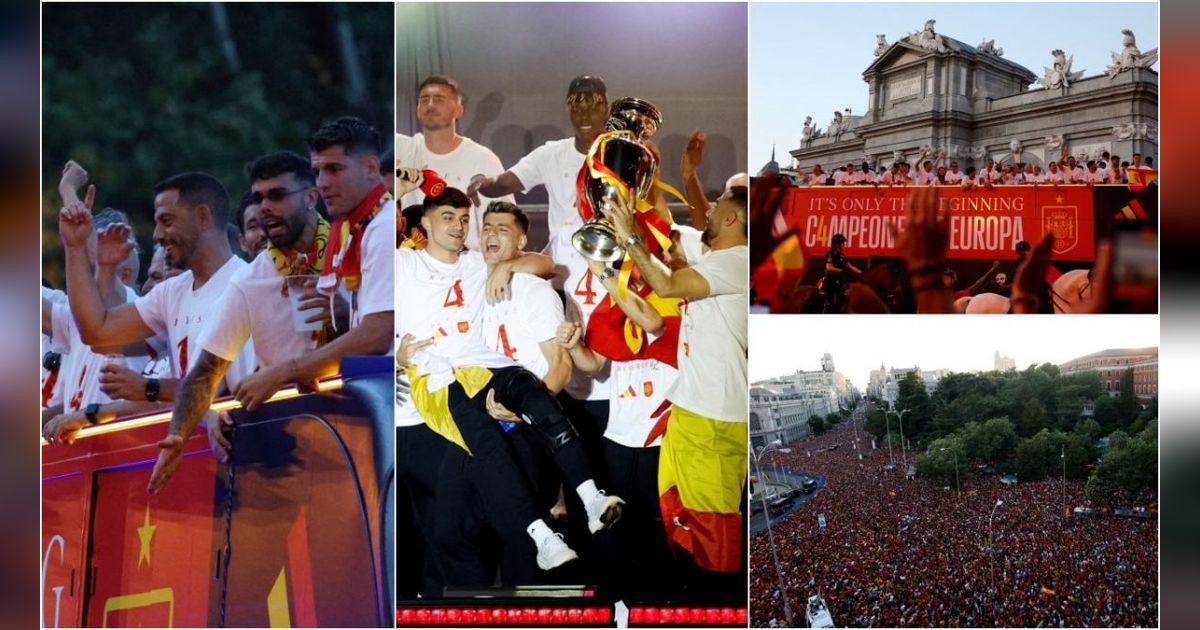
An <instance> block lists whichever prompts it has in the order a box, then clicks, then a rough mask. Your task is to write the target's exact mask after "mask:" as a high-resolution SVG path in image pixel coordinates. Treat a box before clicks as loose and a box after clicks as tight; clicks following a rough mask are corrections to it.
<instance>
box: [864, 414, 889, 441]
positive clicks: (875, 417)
mask: <svg viewBox="0 0 1200 630" xmlns="http://www.w3.org/2000/svg"><path fill="white" fill-rule="evenodd" d="M883 413H884V412H883V411H881V410H879V409H878V408H876V409H872V410H871V411H869V412H867V421H866V423H865V424H864V425H863V426H864V428H866V430H867V432H868V433H870V434H871V435H874V436H875V437H876V438H877V439H883V436H885V435H887V417H886V416H884V415H883Z"/></svg>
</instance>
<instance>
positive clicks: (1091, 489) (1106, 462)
mask: <svg viewBox="0 0 1200 630" xmlns="http://www.w3.org/2000/svg"><path fill="white" fill-rule="evenodd" d="M1111 437H1112V439H1111V441H1110V443H1109V447H1108V451H1107V452H1105V454H1104V459H1103V460H1102V461H1101V462H1100V465H1098V466H1096V469H1095V471H1094V472H1093V473H1092V476H1091V478H1090V479H1088V484H1087V488H1086V492H1087V495H1088V498H1090V499H1092V500H1095V501H1099V502H1103V503H1108V504H1116V503H1121V502H1127V501H1131V500H1134V499H1136V498H1137V496H1138V495H1139V494H1140V493H1142V492H1143V491H1145V490H1149V489H1152V488H1156V487H1157V486H1158V422H1157V421H1150V422H1149V423H1148V424H1147V426H1146V428H1145V429H1143V430H1142V432H1141V433H1138V434H1137V435H1136V436H1134V437H1129V436H1127V435H1125V434H1124V433H1123V432H1121V431H1115V432H1114V433H1113V435H1112V436H1111Z"/></svg>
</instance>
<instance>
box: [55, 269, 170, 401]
mask: <svg viewBox="0 0 1200 630" xmlns="http://www.w3.org/2000/svg"><path fill="white" fill-rule="evenodd" d="M124 288H125V301H126V302H133V301H134V300H136V299H138V296H137V293H135V292H134V290H133V289H131V288H129V287H128V286H125V287H124ZM52 309H53V310H52V311H51V328H52V330H51V335H50V337H51V343H50V345H51V346H52V347H53V348H55V349H58V350H62V352H63V353H64V354H63V356H62V362H61V363H60V364H59V367H58V384H57V385H56V386H57V387H60V388H61V400H62V404H63V411H64V412H70V411H81V410H82V409H83V408H84V407H86V406H88V405H90V404H92V403H99V404H104V403H107V402H112V400H113V399H112V398H109V397H108V395H107V394H105V393H104V392H102V391H100V368H102V367H104V362H105V356H104V355H102V354H97V353H96V352H94V351H93V350H92V348H91V346H88V345H86V344H84V343H83V339H82V338H80V336H79V327H78V326H76V325H75V316H74V315H73V314H72V313H71V305H70V304H69V303H68V302H66V301H59V302H56V303H54V305H53V306H52ZM122 361H123V363H124V364H125V367H127V368H129V369H131V370H133V371H134V372H139V373H140V372H141V371H142V368H143V367H145V365H146V357H144V356H138V357H125V358H123V359H122Z"/></svg>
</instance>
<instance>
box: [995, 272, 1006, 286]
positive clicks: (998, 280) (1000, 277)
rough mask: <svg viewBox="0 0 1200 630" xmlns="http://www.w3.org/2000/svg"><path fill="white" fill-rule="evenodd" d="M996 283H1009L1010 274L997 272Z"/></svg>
mask: <svg viewBox="0 0 1200 630" xmlns="http://www.w3.org/2000/svg"><path fill="white" fill-rule="evenodd" d="M996 284H1008V274H1006V273H998V274H996Z"/></svg>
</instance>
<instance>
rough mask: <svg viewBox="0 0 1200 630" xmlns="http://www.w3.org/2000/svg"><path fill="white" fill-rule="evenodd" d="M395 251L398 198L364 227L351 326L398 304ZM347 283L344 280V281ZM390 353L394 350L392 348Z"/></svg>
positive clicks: (352, 300)
mask: <svg viewBox="0 0 1200 630" xmlns="http://www.w3.org/2000/svg"><path fill="white" fill-rule="evenodd" d="M395 252H396V202H395V201H389V202H387V203H386V204H384V206H383V209H381V210H380V211H379V214H377V215H375V218H374V219H371V222H370V223H368V224H367V228H366V229H365V230H363V243H362V249H361V250H360V253H361V255H362V258H361V259H360V260H361V261H362V262H361V265H360V269H361V271H362V278H361V279H360V282H359V285H358V291H355V292H354V293H353V294H352V295H351V298H350V304H351V306H352V307H353V310H352V312H351V317H350V327H351V328H354V327H356V326H358V325H359V324H361V323H362V319H363V317H366V316H367V315H370V314H371V313H379V312H383V311H391V310H394V309H395V304H396V295H395V290H396V282H395V271H396V266H395V263H394V262H393V258H394V256H395ZM342 287H343V288H344V287H345V284H344V283H343V284H342ZM388 354H389V355H391V354H395V351H394V350H389V351H388Z"/></svg>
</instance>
